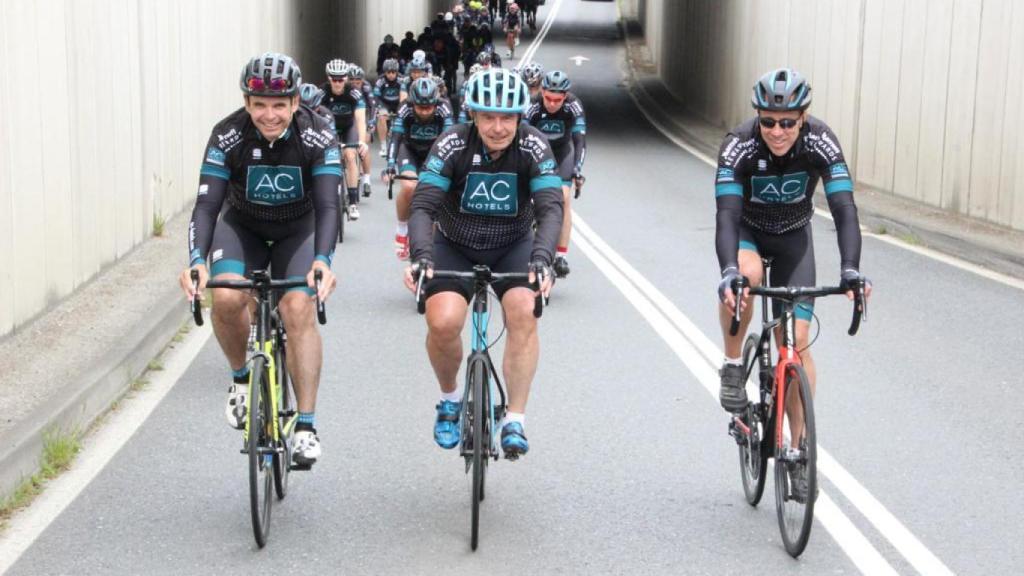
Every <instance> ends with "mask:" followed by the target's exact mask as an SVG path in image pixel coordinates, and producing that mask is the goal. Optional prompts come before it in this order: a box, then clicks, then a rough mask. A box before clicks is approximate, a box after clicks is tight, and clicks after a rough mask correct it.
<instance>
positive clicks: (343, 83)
mask: <svg viewBox="0 0 1024 576" xmlns="http://www.w3.org/2000/svg"><path fill="white" fill-rule="evenodd" d="M326 72H327V83H326V84H324V86H323V88H324V92H326V93H327V96H326V97H325V98H324V101H323V105H324V106H326V107H327V108H330V110H331V113H333V114H334V127H335V129H337V131H338V140H340V141H341V143H342V144H344V145H345V146H346V147H345V148H344V150H343V152H342V156H343V157H344V160H345V188H346V190H347V191H348V218H349V220H358V219H359V208H358V207H357V205H358V204H359V158H361V157H362V156H363V155H365V154H366V151H367V150H368V148H367V146H366V142H365V141H364V140H365V139H366V101H365V100H364V99H363V91H362V90H357V89H356V88H355V87H353V86H352V85H350V83H349V65H348V64H347V63H346V62H345V61H344V60H340V59H337V58H336V59H334V60H331V61H330V62H328V63H327V66H326ZM357 150H358V154H357Z"/></svg>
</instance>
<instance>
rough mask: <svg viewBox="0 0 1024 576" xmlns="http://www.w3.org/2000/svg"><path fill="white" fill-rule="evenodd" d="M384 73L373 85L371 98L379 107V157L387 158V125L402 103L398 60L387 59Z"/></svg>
mask: <svg viewBox="0 0 1024 576" xmlns="http://www.w3.org/2000/svg"><path fill="white" fill-rule="evenodd" d="M382 67H383V70H384V72H383V73H382V74H381V75H380V77H378V78H377V82H376V83H375V84H374V85H373V97H374V98H376V99H377V102H378V104H380V107H379V108H378V109H377V139H378V140H380V155H381V156H382V157H387V141H388V125H389V123H390V122H391V118H392V117H393V116H394V115H395V113H396V112H398V106H399V104H401V103H402V81H401V79H399V77H398V60H395V59H394V58H389V59H387V60H385V61H384V64H383V65H382Z"/></svg>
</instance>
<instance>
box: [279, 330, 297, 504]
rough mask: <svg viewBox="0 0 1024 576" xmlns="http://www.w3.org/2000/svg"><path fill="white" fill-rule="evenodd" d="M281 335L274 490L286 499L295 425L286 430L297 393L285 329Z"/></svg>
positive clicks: (281, 498) (293, 410)
mask: <svg viewBox="0 0 1024 576" xmlns="http://www.w3.org/2000/svg"><path fill="white" fill-rule="evenodd" d="M280 335H281V337H280V338H278V339H277V344H276V345H275V346H274V367H275V369H276V370H277V393H278V400H277V431H278V441H277V446H276V447H277V448H278V449H279V450H275V451H274V492H275V493H277V499H278V500H284V497H285V496H287V495H288V478H289V477H290V476H291V469H292V467H291V462H292V436H293V435H294V433H295V428H294V426H293V427H292V428H291V429H290V430H288V431H287V433H286V432H285V427H286V426H287V425H288V421H289V419H291V418H292V417H294V415H295V394H293V392H292V389H291V381H290V380H289V379H288V363H287V362H288V359H287V353H286V351H285V339H284V331H283V330H282V331H281V332H280Z"/></svg>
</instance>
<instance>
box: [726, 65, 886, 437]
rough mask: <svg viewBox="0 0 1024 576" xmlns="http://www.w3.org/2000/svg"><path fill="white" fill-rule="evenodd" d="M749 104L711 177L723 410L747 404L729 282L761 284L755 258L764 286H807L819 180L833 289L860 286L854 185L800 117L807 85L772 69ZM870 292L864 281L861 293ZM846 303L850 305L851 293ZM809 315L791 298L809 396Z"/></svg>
mask: <svg viewBox="0 0 1024 576" xmlns="http://www.w3.org/2000/svg"><path fill="white" fill-rule="evenodd" d="M751 101H752V104H753V106H754V109H755V110H757V117H756V118H753V119H751V120H748V121H747V122H744V123H743V124H740V125H739V126H737V127H736V128H734V129H733V130H732V131H731V132H730V133H729V134H728V135H727V136H726V137H725V141H724V142H723V143H722V147H721V151H720V152H719V156H718V172H717V176H716V178H715V201H716V204H717V207H718V211H717V216H716V218H717V227H716V232H715V247H716V251H717V253H718V263H719V265H720V266H721V273H722V279H721V282H720V283H719V285H718V296H719V299H720V300H721V305H720V306H719V319H720V322H721V326H722V335H723V337H724V339H725V362H724V364H723V366H722V368H721V371H720V372H719V374H720V376H721V390H720V393H719V400H720V402H721V404H722V407H723V408H725V409H726V410H728V411H731V412H739V411H742V410H743V409H744V408H746V406H747V394H746V390H745V374H744V373H743V365H742V359H741V358H740V356H741V346H742V343H743V337H744V334H745V333H746V327H747V324H748V323H749V322H750V317H751V312H752V308H751V307H750V306H749V302H750V297H749V296H748V295H746V294H744V297H743V298H741V305H740V309H741V311H742V317H741V324H740V329H739V331H738V332H737V333H736V335H735V336H730V335H729V327H730V324H731V322H732V317H733V310H734V309H735V306H736V298H735V295H734V294H733V290H732V283H733V282H734V281H735V279H736V278H737V277H738V276H741V275H742V276H745V277H747V278H748V279H749V280H750V283H751V285H752V286H759V285H760V284H761V283H762V280H763V277H764V270H763V267H762V264H761V257H771V258H772V259H773V263H772V270H771V272H772V284H773V285H776V286H787V285H791V286H814V284H815V265H814V246H813V243H812V236H811V217H812V216H813V215H814V204H813V203H812V201H811V195H812V194H813V193H814V188H815V186H816V185H817V183H818V180H819V179H820V180H821V181H822V182H823V184H824V188H825V197H826V199H827V200H828V206H829V210H830V211H831V212H832V217H833V219H834V220H835V226H836V234H837V236H838V241H839V255H840V261H841V264H840V278H841V282H842V285H844V286H847V285H851V284H852V283H853V282H855V281H858V280H860V279H863V276H862V275H861V273H860V270H859V268H860V248H861V234H860V225H859V222H858V219H857V206H856V205H855V204H854V201H853V180H852V178H851V177H850V171H849V168H848V167H847V165H846V160H845V159H844V157H843V151H842V149H841V148H840V146H839V139H838V138H836V135H835V134H834V133H833V132H832V130H831V129H830V128H829V127H828V126H827V125H825V123H824V122H822V121H821V120H819V119H817V118H815V117H813V116H811V115H809V114H807V108H808V107H809V106H810V105H811V86H810V84H808V83H807V81H806V80H805V79H804V77H803V76H801V75H800V74H799V73H797V72H796V71H794V70H791V69H788V68H780V69H777V70H772V71H771V72H769V73H767V74H765V75H764V76H762V77H761V79H760V80H759V81H758V82H757V84H755V85H754V95H753V98H752V99H751ZM870 290H871V287H870V284H868V287H867V291H866V296H867V295H870ZM848 296H849V297H850V298H853V293H852V291H851V292H849V293H848ZM813 309H814V302H813V301H811V300H807V299H804V300H803V301H800V300H798V305H797V308H796V319H797V320H796V347H797V350H799V351H801V352H800V359H801V361H802V363H803V366H804V369H805V370H806V372H807V375H808V377H809V378H810V384H811V390H812V391H813V390H814V382H815V369H814V359H813V357H812V356H811V351H810V350H809V349H807V341H808V331H809V326H810V319H811V317H812V315H813ZM775 313H776V314H778V313H779V310H778V309H776V310H775ZM791 423H792V424H793V425H795V426H797V427H801V426H802V420H800V418H799V416H797V417H793V416H792V415H791ZM794 441H796V439H795V435H794Z"/></svg>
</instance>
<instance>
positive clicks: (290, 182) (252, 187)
mask: <svg viewBox="0 0 1024 576" xmlns="http://www.w3.org/2000/svg"><path fill="white" fill-rule="evenodd" d="M302 196H303V188H302V170H301V169H300V168H299V167H298V166H250V167H249V172H248V174H247V175H246V179H245V198H246V200H248V201H249V202H252V203H253V204H262V205H264V206H280V205H282V204H289V203H291V202H295V201H296V200H300V199H302Z"/></svg>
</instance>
